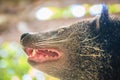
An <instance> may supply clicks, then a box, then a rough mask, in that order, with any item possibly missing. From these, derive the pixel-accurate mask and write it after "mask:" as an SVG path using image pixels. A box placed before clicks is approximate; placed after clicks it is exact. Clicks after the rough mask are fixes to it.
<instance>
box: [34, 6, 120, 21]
mask: <svg viewBox="0 0 120 80" xmlns="http://www.w3.org/2000/svg"><path fill="white" fill-rule="evenodd" d="M93 6H94V8H93ZM107 6H108V9H109V11H110V13H119V12H120V9H118V8H120V4H113V5H107ZM43 8H46V10H43ZM91 8H93V9H92V11H90V9H91ZM101 8H102V4H95V5H89V4H82V5H79V4H74V5H70V6H66V7H55V6H47V7H45V6H44V7H40V8H38V9H37V10H36V12H35V13H37V15H36V14H35V16H36V18H38V19H39V20H52V19H58V18H74V17H78V18H79V17H83V16H85V15H90V14H91V13H93V14H94V13H97V14H95V15H98V14H100V12H101V10H99V9H101ZM48 10H49V11H48ZM39 11H40V12H39ZM97 11H98V12H97Z"/></svg>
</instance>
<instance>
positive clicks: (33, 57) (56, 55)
mask: <svg viewBox="0 0 120 80" xmlns="http://www.w3.org/2000/svg"><path fill="white" fill-rule="evenodd" d="M24 51H25V52H26V54H27V56H28V61H32V62H38V63H43V62H49V61H55V60H58V59H60V57H61V56H62V52H60V51H59V50H57V49H54V48H38V49H35V48H24Z"/></svg>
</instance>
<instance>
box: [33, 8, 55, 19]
mask: <svg viewBox="0 0 120 80" xmlns="http://www.w3.org/2000/svg"><path fill="white" fill-rule="evenodd" d="M52 15H53V12H52V10H50V9H49V8H47V7H42V8H40V9H38V10H37V11H36V13H35V17H36V18H37V19H38V20H48V19H50V17H51V16H52Z"/></svg>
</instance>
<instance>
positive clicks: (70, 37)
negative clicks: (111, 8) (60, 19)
mask: <svg viewBox="0 0 120 80" xmlns="http://www.w3.org/2000/svg"><path fill="white" fill-rule="evenodd" d="M21 44H22V45H23V48H24V50H25V52H26V54H27V55H28V62H29V63H30V64H31V65H32V66H33V67H35V68H36V69H38V70H40V71H43V72H45V73H47V74H49V75H52V76H55V77H57V78H60V79H64V80H73V79H75V80H78V79H82V80H91V79H93V80H99V79H100V80H104V79H109V80H110V79H111V80H112V79H113V78H114V79H117V78H118V79H120V77H118V74H120V69H119V67H120V18H118V17H113V16H110V15H109V14H108V9H107V7H106V6H105V5H104V4H103V8H102V12H101V14H100V15H98V16H96V17H94V18H90V19H84V20H81V21H79V22H77V23H75V24H72V25H70V26H68V27H65V28H60V29H58V30H54V31H50V32H45V33H41V32H38V33H34V34H30V33H25V34H23V35H22V36H21ZM118 71H119V72H118Z"/></svg>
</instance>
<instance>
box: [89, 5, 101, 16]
mask: <svg viewBox="0 0 120 80" xmlns="http://www.w3.org/2000/svg"><path fill="white" fill-rule="evenodd" d="M101 11H102V4H96V5H93V6H91V7H90V10H89V12H90V14H91V15H93V16H95V15H99V14H100V13H101Z"/></svg>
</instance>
